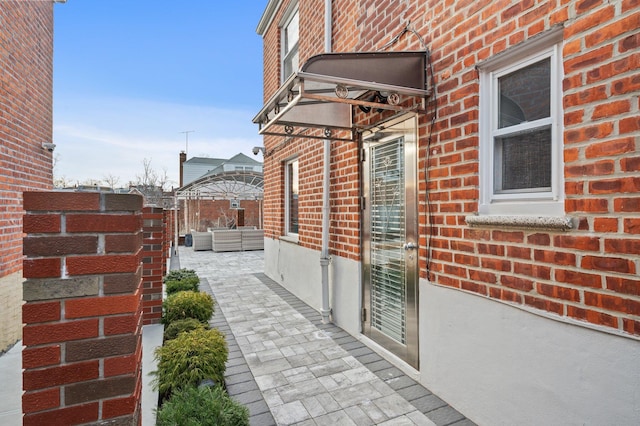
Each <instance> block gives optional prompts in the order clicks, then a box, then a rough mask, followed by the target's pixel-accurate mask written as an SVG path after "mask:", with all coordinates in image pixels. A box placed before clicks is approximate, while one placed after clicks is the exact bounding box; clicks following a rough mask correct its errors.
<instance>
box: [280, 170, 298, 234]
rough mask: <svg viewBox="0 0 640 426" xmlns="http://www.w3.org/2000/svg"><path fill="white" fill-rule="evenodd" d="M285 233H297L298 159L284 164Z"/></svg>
mask: <svg viewBox="0 0 640 426" xmlns="http://www.w3.org/2000/svg"><path fill="white" fill-rule="evenodd" d="M284 187H285V197H284V202H285V207H284V216H285V227H284V228H285V229H284V231H285V235H291V236H294V237H297V235H298V195H299V191H298V160H297V159H295V160H291V161H289V162H287V163H286V164H285V177H284Z"/></svg>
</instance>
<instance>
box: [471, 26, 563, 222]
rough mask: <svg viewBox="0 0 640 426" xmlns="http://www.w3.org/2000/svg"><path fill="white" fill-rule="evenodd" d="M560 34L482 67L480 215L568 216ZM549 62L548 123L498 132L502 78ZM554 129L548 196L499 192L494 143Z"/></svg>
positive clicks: (525, 45) (537, 40)
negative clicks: (502, 138) (515, 135)
mask: <svg viewBox="0 0 640 426" xmlns="http://www.w3.org/2000/svg"><path fill="white" fill-rule="evenodd" d="M561 39H562V32H561V31H550V32H549V33H547V34H545V35H544V36H542V37H537V38H535V39H533V40H531V41H530V42H525V43H523V45H522V46H517V47H514V48H513V49H509V50H508V51H506V52H504V53H503V54H500V55H498V56H496V57H495V58H491V59H489V60H487V61H485V62H484V63H482V64H480V65H479V66H478V69H479V72H480V111H479V120H480V129H479V130H480V204H479V206H478V213H479V214H480V215H525V216H532V215H535V216H560V215H563V214H564V170H563V167H564V164H563V140H562V132H563V127H562V126H563V112H562V86H561V84H562V46H561ZM547 58H549V59H550V66H551V80H550V97H551V99H550V114H549V117H548V118H543V119H540V120H535V121H532V122H524V123H521V124H518V125H515V126H510V127H508V128H506V129H505V128H503V129H498V100H499V94H498V84H497V83H498V78H500V77H501V76H504V75H506V74H509V73H512V72H514V71H517V70H519V69H521V68H524V67H527V66H529V65H532V64H534V63H537V62H540V61H542V60H545V59H547ZM547 125H551V188H550V190H548V191H540V190H537V191H536V190H532V191H503V192H501V193H497V192H496V191H495V180H496V179H497V178H498V176H497V175H498V174H497V173H496V171H495V149H496V144H495V141H494V138H495V137H496V136H501V135H505V134H506V135H508V134H512V133H516V132H520V131H526V130H527V129H534V128H539V127H543V126H547Z"/></svg>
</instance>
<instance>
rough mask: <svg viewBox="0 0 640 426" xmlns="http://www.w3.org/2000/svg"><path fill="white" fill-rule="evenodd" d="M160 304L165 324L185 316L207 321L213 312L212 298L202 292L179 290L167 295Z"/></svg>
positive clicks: (203, 321) (202, 321)
mask: <svg viewBox="0 0 640 426" xmlns="http://www.w3.org/2000/svg"><path fill="white" fill-rule="evenodd" d="M162 306H163V316H162V322H163V324H165V325H169V324H171V323H172V322H174V321H177V320H181V319H186V318H195V319H197V320H198V321H200V322H201V323H208V322H209V319H210V318H211V315H212V314H213V298H212V297H211V296H210V295H209V294H207V293H204V292H195V291H180V292H178V293H174V294H172V295H170V296H167V299H166V300H165V301H164V302H163V303H162Z"/></svg>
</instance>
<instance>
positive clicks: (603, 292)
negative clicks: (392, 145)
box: [263, 0, 640, 335]
mask: <svg viewBox="0 0 640 426" xmlns="http://www.w3.org/2000/svg"><path fill="white" fill-rule="evenodd" d="M286 3H288V2H284V3H283V5H282V7H281V9H280V12H278V14H277V15H276V16H275V19H274V20H273V22H274V23H273V24H272V25H271V27H270V28H269V29H268V30H267V32H266V34H265V35H264V39H263V40H264V64H265V68H264V90H265V93H264V97H265V99H268V98H269V97H270V96H271V95H272V94H273V93H274V92H275V91H276V90H277V88H278V87H279V85H280V81H279V76H280V70H279V68H278V66H279V65H278V64H279V61H278V57H279V51H280V39H279V37H280V34H279V30H278V28H277V23H278V22H280V20H281V18H282V12H283V11H284V10H285V9H286V7H287V4H286ZM299 7H300V28H301V29H300V31H301V32H300V40H301V41H300V43H301V45H300V63H301V64H303V63H304V62H305V60H306V59H307V58H308V57H309V56H311V55H313V54H317V53H321V52H322V51H323V34H324V30H323V27H322V26H323V19H322V16H321V15H322V13H321V12H319V11H322V10H323V2H322V1H321V0H314V1H308V2H301V3H300V4H299ZM332 18H333V25H334V27H333V50H334V51H337V52H346V51H376V50H379V49H380V48H382V47H383V46H384V45H385V44H387V43H389V42H390V41H392V40H393V39H394V37H395V36H397V35H399V34H400V33H401V31H402V30H403V29H404V28H405V26H406V25H407V24H409V25H410V29H411V30H412V31H407V32H405V33H404V34H403V35H402V36H401V37H400V38H399V39H398V40H397V42H396V43H394V44H392V45H391V46H390V47H389V48H388V50H423V49H424V48H425V46H424V45H423V44H422V42H421V40H420V38H418V37H417V36H416V34H414V33H413V31H415V33H417V34H419V35H420V37H421V38H422V40H424V42H425V44H426V46H427V47H428V49H429V51H430V52H431V57H432V61H433V69H434V78H435V84H436V87H435V91H436V93H437V116H436V120H435V124H434V127H433V139H432V142H431V145H430V146H429V147H427V143H428V140H429V138H428V134H429V131H430V130H431V129H430V126H429V123H430V120H431V118H432V114H433V110H434V107H436V105H435V103H434V100H433V99H432V100H431V103H430V105H429V109H430V111H432V112H431V113H430V114H426V115H422V116H421V117H420V118H419V129H418V134H419V153H420V158H419V170H420V172H419V212H420V218H419V223H420V247H421V249H420V276H421V277H422V278H428V279H429V280H430V281H431V282H433V283H435V284H438V285H443V286H448V287H451V288H456V289H460V290H462V291H466V292H470V293H473V294H476V295H479V296H482V297H486V298H492V299H497V300H501V301H504V302H507V303H512V304H516V305H522V306H526V307H528V308H531V309H533V310H539V311H544V312H547V313H550V314H552V315H557V316H560V317H568V318H572V319H575V320H578V321H586V322H589V323H593V324H596V325H599V326H603V327H605V328H609V329H615V330H617V331H619V332H627V333H631V334H635V335H640V321H639V319H640V291H639V290H638V289H640V280H639V279H638V269H639V268H640V264H639V260H638V259H639V257H638V254H640V238H639V237H638V234H640V221H639V219H638V212H639V211H640V157H639V156H638V154H637V153H638V152H639V151H640V137H639V136H638V134H639V132H638V130H639V128H640V120H639V119H638V117H639V116H640V98H639V93H640V80H639V76H640V73H639V72H638V71H637V70H638V63H639V60H640V53H638V52H639V50H638V43H639V41H640V39H639V38H638V31H637V29H638V28H639V27H640V8H639V6H638V3H637V1H634V0H622V1H614V2H606V1H603V0H595V1H590V0H582V1H568V0H563V1H560V0H556V1H534V0H530V1H524V2H515V1H506V0H505V1H488V0H481V1H456V2H444V3H443V2H438V1H435V0H431V1H426V2H419V1H404V2H394V1H390V0H376V1H363V2H359V3H358V4H354V3H353V2H349V1H346V0H336V1H333V17H332ZM557 24H562V25H563V26H564V30H563V50H562V58H563V68H564V80H563V85H562V86H563V93H562V99H563V105H564V162H565V165H564V177H565V192H566V200H565V212H566V214H567V215H568V216H570V217H571V218H573V219H574V220H575V222H576V223H578V229H574V230H571V231H569V232H552V231H540V230H538V231H532V230H526V229H513V230H505V229H501V228H495V227H485V228H472V227H470V226H469V225H467V223H466V221H465V217H466V216H468V215H472V214H474V213H476V212H477V211H478V203H479V199H478V197H479V157H478V148H479V140H478V127H479V123H478V116H479V114H478V113H479V103H478V101H479V80H478V71H477V70H476V65H477V64H478V63H479V62H481V61H482V60H485V59H487V58H490V57H493V56H494V55H496V54H499V53H500V52H503V51H505V50H506V49H508V48H510V47H513V46H516V45H518V44H519V43H521V42H523V41H525V40H527V39H529V38H531V37H533V36H535V35H537V34H540V33H542V32H544V31H547V30H550V29H551V28H552V27H553V26H555V25H557ZM264 143H265V147H266V151H267V155H266V156H265V207H264V211H265V230H266V235H267V236H270V237H274V238H277V237H279V236H280V235H282V231H283V228H282V223H283V217H284V212H283V209H284V205H283V201H282V200H283V198H284V197H283V185H284V183H283V182H284V171H283V162H284V161H285V160H286V159H288V158H290V157H292V156H294V155H298V156H299V158H300V161H301V163H300V175H301V188H300V190H301V195H300V209H301V216H300V238H301V241H300V244H301V245H304V246H307V247H313V248H317V247H319V244H320V232H319V228H318V227H319V225H318V219H317V217H318V216H319V214H320V203H319V197H320V195H319V191H318V188H320V185H321V173H322V171H321V169H320V164H321V162H320V157H319V155H320V154H319V152H320V151H319V150H320V149H321V148H320V145H321V144H320V143H319V142H313V141H308V140H292V141H286V140H284V139H283V138H278V137H265V139H264ZM357 149H358V147H357V146H356V145H355V144H348V143H346V144H345V143H338V142H333V143H332V160H331V161H332V176H331V182H332V187H331V252H332V254H334V255H338V256H343V257H349V258H356V259H357V258H359V256H360V251H359V250H360V249H359V243H358V241H359V227H358V223H359V221H360V216H359V213H358V202H357V197H355V196H353V192H355V191H356V190H357V189H358V188H359V180H358V179H359V177H358V176H359V170H358V166H357V162H356V161H355V159H357ZM427 152H428V153H429V155H427ZM305 203H308V204H305ZM305 206H308V209H307V210H305ZM429 211H431V214H429V213H428V212H429ZM429 236H432V238H429ZM428 244H430V246H431V248H432V250H430V251H429V252H427V250H426V249H425V248H426V247H427V245H428ZM428 270H429V271H430V274H429V276H427V275H428V272H427V271H428Z"/></svg>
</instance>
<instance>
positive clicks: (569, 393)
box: [420, 280, 640, 425]
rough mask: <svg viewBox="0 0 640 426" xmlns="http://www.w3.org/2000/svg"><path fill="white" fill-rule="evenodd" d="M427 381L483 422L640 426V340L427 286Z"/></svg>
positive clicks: (423, 315) (423, 327) (423, 305)
mask: <svg viewBox="0 0 640 426" xmlns="http://www.w3.org/2000/svg"><path fill="white" fill-rule="evenodd" d="M420 352H421V359H420V365H421V368H420V375H421V382H422V383H423V384H424V385H425V386H427V387H428V388H429V389H430V390H431V391H432V392H434V393H436V394H437V395H438V396H440V397H441V398H443V399H444V400H446V401H447V402H449V403H450V404H451V405H453V406H454V407H455V408H457V409H458V410H460V411H461V412H462V413H464V414H465V415H466V416H468V417H469V418H470V419H472V420H473V421H475V422H476V423H478V424H480V425H516V424H517V425H639V424H640V342H639V341H638V340H635V339H631V338H627V337H621V336H618V335H614V334H610V333H606V332H603V331H598V330H593V329H589V328H586V327H584V326H577V325H573V324H569V323H564V322H560V321H555V320H553V319H549V318H545V317H542V316H538V315H535V314H533V313H530V312H527V311H524V310H521V309H518V308H515V307H512V306H509V305H506V304H503V303H499V302H496V301H491V300H489V299H486V298H482V297H477V296H473V295H470V294H466V293H463V292H460V291H457V290H452V289H448V288H443V287H438V286H434V285H431V284H429V283H427V282H426V281H424V280H421V282H420Z"/></svg>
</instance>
